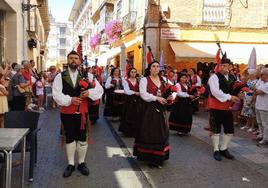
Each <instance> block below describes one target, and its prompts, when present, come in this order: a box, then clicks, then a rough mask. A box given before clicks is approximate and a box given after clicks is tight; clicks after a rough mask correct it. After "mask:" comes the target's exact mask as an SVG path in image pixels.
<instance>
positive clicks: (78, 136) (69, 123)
mask: <svg viewBox="0 0 268 188" xmlns="http://www.w3.org/2000/svg"><path fill="white" fill-rule="evenodd" d="M60 117H61V122H62V124H63V128H64V133H65V141H66V144H69V143H72V142H73V141H81V142H85V141H86V140H87V130H88V127H87V126H85V129H84V130H81V129H80V127H81V114H63V113H61V114H60Z"/></svg>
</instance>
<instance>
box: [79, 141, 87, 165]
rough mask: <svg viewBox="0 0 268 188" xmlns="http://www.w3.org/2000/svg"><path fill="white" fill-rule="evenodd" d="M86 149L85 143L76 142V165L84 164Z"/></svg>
mask: <svg viewBox="0 0 268 188" xmlns="http://www.w3.org/2000/svg"><path fill="white" fill-rule="evenodd" d="M87 147H88V143H87V142H81V141H78V142H77V153H78V163H79V164H81V163H84V162H85V157H86V154H87Z"/></svg>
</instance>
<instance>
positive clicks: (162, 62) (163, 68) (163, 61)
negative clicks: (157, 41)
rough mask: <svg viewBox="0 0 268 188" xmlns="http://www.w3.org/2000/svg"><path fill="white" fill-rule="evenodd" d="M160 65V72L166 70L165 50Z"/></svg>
mask: <svg viewBox="0 0 268 188" xmlns="http://www.w3.org/2000/svg"><path fill="white" fill-rule="evenodd" d="M159 64H160V70H165V67H164V65H165V59H164V53H163V50H162V51H161V55H160V61H159Z"/></svg>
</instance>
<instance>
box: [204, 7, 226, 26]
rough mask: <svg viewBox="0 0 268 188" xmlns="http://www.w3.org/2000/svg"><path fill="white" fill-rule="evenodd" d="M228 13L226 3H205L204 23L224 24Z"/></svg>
mask: <svg viewBox="0 0 268 188" xmlns="http://www.w3.org/2000/svg"><path fill="white" fill-rule="evenodd" d="M225 15H226V7H225V4H222V3H221V4H207V5H206V4H205V5H204V9H203V22H204V23H219V24H224V22H225Z"/></svg>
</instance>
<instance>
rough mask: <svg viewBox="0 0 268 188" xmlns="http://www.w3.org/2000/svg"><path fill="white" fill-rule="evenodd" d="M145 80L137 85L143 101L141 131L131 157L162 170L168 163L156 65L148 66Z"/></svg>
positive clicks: (161, 88)
mask: <svg viewBox="0 0 268 188" xmlns="http://www.w3.org/2000/svg"><path fill="white" fill-rule="evenodd" d="M144 76H145V77H144V78H142V79H141V81H140V86H139V89H140V95H141V98H142V99H143V101H144V104H143V110H142V114H141V115H142V121H141V127H140V128H139V131H138V134H137V136H136V139H135V145H134V153H133V154H134V155H135V156H137V159H138V160H142V161H147V162H149V165H150V166H152V167H161V166H162V165H163V162H164V161H165V160H168V159H169V149H170V146H169V142H168V137H169V130H168V125H167V119H166V107H165V104H167V101H168V100H172V99H173V97H172V95H169V96H168V97H167V98H166V99H165V98H164V97H163V96H165V95H166V93H165V83H164V82H163V79H162V77H161V76H159V63H158V62H157V61H154V62H152V63H151V64H149V66H148V68H147V70H146V72H145V75H144Z"/></svg>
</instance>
